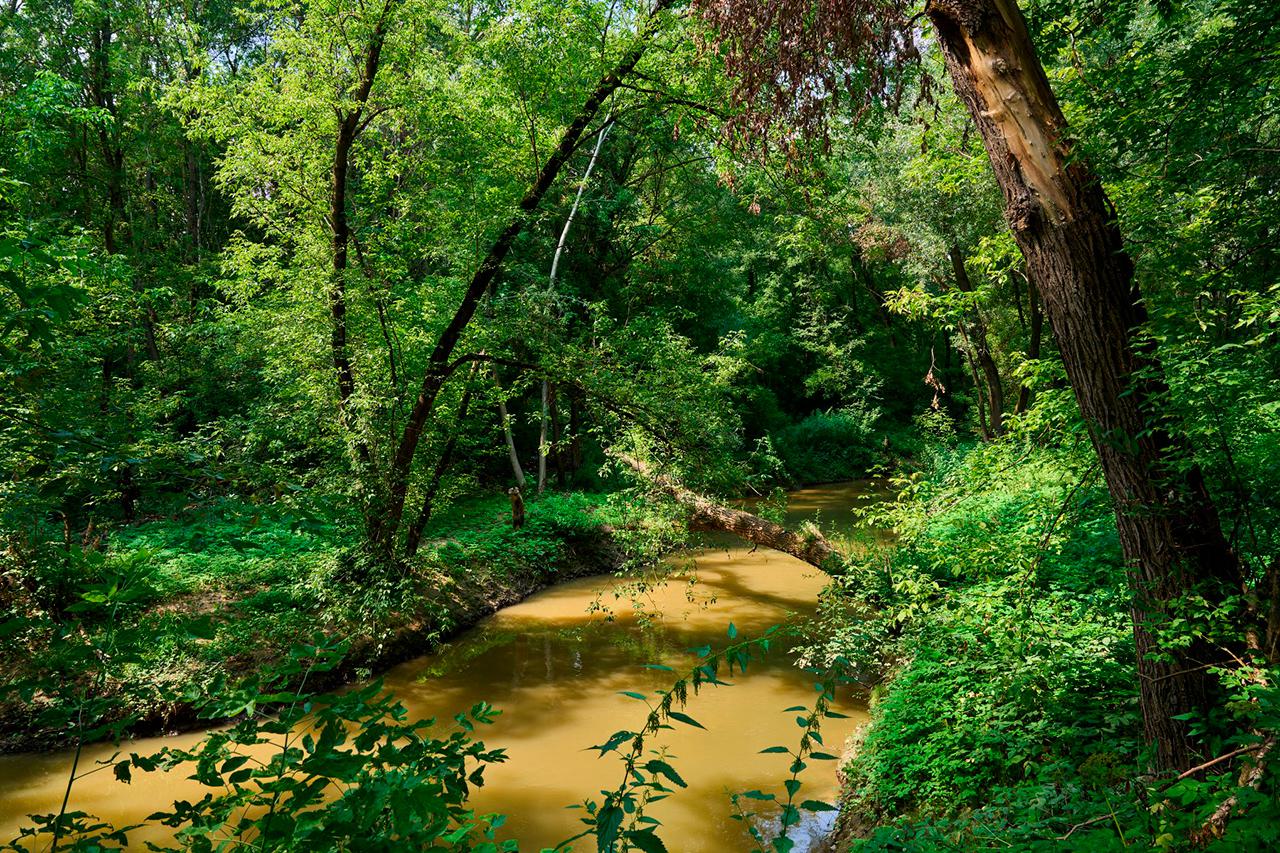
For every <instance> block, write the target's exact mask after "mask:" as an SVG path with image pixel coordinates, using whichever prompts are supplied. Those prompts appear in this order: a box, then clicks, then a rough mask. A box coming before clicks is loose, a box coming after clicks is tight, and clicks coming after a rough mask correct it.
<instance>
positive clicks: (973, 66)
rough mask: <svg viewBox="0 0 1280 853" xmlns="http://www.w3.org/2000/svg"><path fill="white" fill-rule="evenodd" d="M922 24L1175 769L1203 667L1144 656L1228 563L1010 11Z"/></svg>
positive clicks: (955, 13) (1136, 313) (982, 2)
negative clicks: (1038, 336) (1057, 385)
mask: <svg viewBox="0 0 1280 853" xmlns="http://www.w3.org/2000/svg"><path fill="white" fill-rule="evenodd" d="M926 11H927V13H928V16H929V18H930V20H931V21H932V22H933V25H934V28H935V30H936V32H937V37H938V43H939V45H940V46H941V48H942V51H943V54H944V56H945V58H946V65H947V71H948V73H949V74H950V76H951V79H952V82H953V83H954V85H955V89H956V92H957V93H958V94H959V96H960V98H961V100H962V101H963V102H964V104H965V105H966V107H967V108H968V111H969V114H970V115H971V117H972V118H973V121H974V123H975V125H976V126H977V128H978V130H979V132H980V133H981V135H982V140H983V144H984V145H985V146H986V149H987V154H988V155H989V157H990V159H991V164H992V167H993V169H994V170H995V175H996V179H997V181H998V182H999V184H1000V188H1001V189H1002V190H1003V192H1004V197H1005V203H1006V209H1005V215H1006V218H1007V219H1008V222H1009V226H1010V227H1011V228H1012V230H1013V234H1014V237H1015V239H1016V240H1017V242H1018V246H1019V248H1021V250H1022V253H1023V255H1024V257H1025V258H1026V260H1027V267H1028V270H1029V272H1030V275H1031V277H1032V279H1033V280H1034V281H1035V283H1036V285H1037V287H1038V289H1039V291H1040V296H1041V299H1042V300H1043V303H1044V310H1045V314H1046V316H1047V317H1048V319H1049V322H1050V324H1051V326H1052V328H1053V331H1054V334H1055V336H1056V337H1057V341H1058V347H1059V349H1060V351H1061V353H1062V360H1063V364H1064V365H1065V367H1066V370H1067V375H1068V377H1069V378H1070V380H1071V385H1072V388H1073V389H1074V391H1075V395H1076V399H1077V401H1078V402H1079V405H1080V411H1081V414H1082V415H1083V416H1084V418H1085V420H1086V422H1087V423H1088V426H1089V430H1090V436H1091V438H1092V440H1093V444H1094V447H1095V448H1096V450H1097V452H1098V457H1099V459H1100V461H1101V465H1102V470H1103V473H1104V475H1105V476H1106V480H1107V487H1108V489H1109V490H1110V493H1111V497H1112V500H1113V502H1114V505H1115V514H1116V525H1117V527H1118V529H1119V532H1120V542H1121V545H1122V546H1123V548H1124V554H1125V557H1126V558H1127V559H1128V561H1129V563H1130V565H1131V572H1130V577H1131V583H1132V587H1133V626H1134V638H1135V641H1136V646H1137V654H1138V676H1139V684H1140V695H1141V704H1142V715H1143V722H1144V726H1145V730H1146V735H1147V738H1148V739H1149V740H1150V741H1151V742H1152V743H1153V744H1154V745H1155V747H1156V751H1157V761H1158V763H1159V765H1160V766H1161V767H1163V768H1169V769H1177V768H1187V767H1189V766H1191V764H1192V763H1193V762H1192V755H1193V754H1194V753H1195V751H1196V749H1197V744H1195V743H1194V742H1193V740H1192V738H1191V736H1190V732H1189V728H1188V724H1187V723H1186V722H1185V721H1182V720H1176V719H1173V718H1174V717H1175V716H1176V715H1180V714H1185V713H1197V712H1201V711H1204V710H1206V709H1207V708H1208V707H1209V706H1210V705H1211V704H1212V702H1213V700H1214V698H1215V696H1216V682H1215V679H1214V677H1213V676H1212V675H1211V674H1209V673H1208V672H1207V671H1206V669H1205V667H1204V665H1205V664H1206V663H1209V662H1211V661H1213V660H1216V659H1217V658H1216V655H1215V654H1214V653H1213V650H1212V649H1210V648H1208V647H1207V646H1206V645H1204V644H1198V645H1195V646H1193V647H1192V648H1190V649H1186V650H1179V649H1159V648H1157V647H1156V643H1155V642H1154V638H1153V635H1152V633H1151V630H1150V626H1151V623H1155V624H1156V625H1159V624H1160V623H1162V622H1164V621H1166V619H1167V610H1168V605H1169V602H1171V601H1172V600H1174V599H1177V598H1179V597H1181V596H1183V595H1186V594H1188V593H1189V592H1191V590H1193V589H1194V588H1196V587H1198V586H1201V585H1205V586H1209V587H1217V588H1218V589H1217V590H1214V589H1210V590H1209V594H1210V595H1211V596H1212V595H1213V594H1214V593H1215V592H1217V591H1220V590H1221V589H1222V588H1226V587H1229V586H1232V585H1235V586H1238V584H1239V582H1240V572H1239V564H1238V561H1237V559H1236V557H1235V555H1234V554H1233V552H1232V550H1231V548H1230V546H1229V545H1228V544H1227V541H1226V539H1225V537H1224V536H1223V535H1222V530H1221V526H1220V524H1219V522H1218V515H1217V512H1216V509H1215V507H1214V504H1213V501H1212V499H1211V498H1210V496H1209V493H1208V491H1207V489H1206V488H1205V484H1204V480H1203V477H1202V476H1201V473H1200V471H1199V470H1198V469H1197V468H1196V467H1194V466H1192V465H1189V464H1187V459H1186V456H1187V453H1186V449H1185V448H1183V447H1181V446H1179V444H1178V443H1177V442H1176V441H1175V440H1174V439H1173V438H1172V437H1171V436H1170V434H1169V433H1168V432H1167V431H1166V430H1165V429H1164V428H1163V427H1162V426H1161V424H1160V423H1159V419H1158V418H1155V417H1153V413H1152V412H1151V411H1150V410H1149V407H1150V405H1151V401H1153V400H1156V399H1159V397H1160V396H1161V395H1162V394H1163V393H1164V391H1165V386H1164V383H1163V380H1162V379H1161V374H1160V368H1159V364H1158V362H1157V361H1156V359H1155V354H1154V353H1153V352H1151V351H1150V349H1149V348H1146V347H1143V348H1138V347H1136V346H1135V343H1134V329H1135V328H1137V327H1139V326H1141V325H1142V324H1143V322H1144V321H1145V320H1146V316H1145V312H1144V310H1143V308H1142V306H1141V303H1140V302H1139V298H1138V293H1137V291H1136V287H1135V284H1134V276H1133V263H1132V261H1131V260H1130V258H1129V255H1128V254H1127V253H1126V252H1125V248H1124V244H1123V242H1122V241H1121V238H1120V232H1119V229H1118V227H1117V226H1116V223H1115V219H1114V214H1113V212H1112V209H1111V205H1110V203H1109V201H1108V199H1107V197H1106V195H1105V194H1104V192H1103V190H1102V187H1101V185H1100V183H1099V181H1098V177H1097V175H1096V174H1094V173H1093V171H1092V170H1091V169H1090V168H1089V166H1088V165H1087V164H1086V163H1085V162H1084V161H1083V160H1082V159H1081V158H1080V157H1078V156H1075V155H1074V153H1073V152H1072V151H1071V148H1070V146H1069V144H1068V142H1067V138H1066V136H1065V127H1066V122H1065V120H1064V118H1063V115H1062V112H1061V110H1060V109H1059V107H1058V104H1057V101H1056V100H1055V98H1054V94H1053V91H1052V90H1051V89H1050V87H1049V81H1048V79H1047V78H1046V77H1045V73H1044V69H1043V68H1042V67H1041V65H1040V62H1039V60H1038V59H1037V57H1036V54H1035V49H1034V47H1033V46H1032V44H1031V39H1030V36H1029V34H1028V32H1027V27H1026V22H1025V21H1024V20H1023V17H1022V14H1021V12H1020V11H1019V10H1018V8H1017V6H1016V5H1015V4H1014V2H1013V0H931V2H930V3H929V5H928V6H927V10H926ZM1157 653H1162V654H1161V657H1160V659H1157V658H1156V657H1155V655H1156V654H1157ZM1166 658H1167V659H1168V662H1166Z"/></svg>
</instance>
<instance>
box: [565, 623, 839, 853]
mask: <svg viewBox="0 0 1280 853" xmlns="http://www.w3.org/2000/svg"><path fill="white" fill-rule="evenodd" d="M781 631H782V629H781V628H780V627H779V626H776V625H775V626H773V627H771V628H769V629H768V630H767V631H765V632H764V634H762V635H761V636H760V637H756V638H754V639H748V640H742V641H739V642H734V643H731V644H730V645H728V646H726V647H725V648H724V649H722V650H720V651H718V652H715V651H713V650H712V648H711V646H709V645H704V646H701V647H699V648H696V649H693V650H692V652H693V654H694V655H695V656H696V657H697V658H698V663H697V664H695V665H694V666H693V667H692V668H691V669H690V670H689V671H688V672H686V673H684V674H682V675H681V676H680V677H679V678H677V679H676V680H675V681H674V682H673V683H672V684H671V686H670V687H668V688H666V689H664V690H657V691H654V693H653V694H651V695H646V694H644V693H640V692H636V691H623V695H624V696H629V697H631V698H632V699H636V700H637V701H641V702H645V703H647V704H648V705H649V714H648V716H647V717H646V718H645V720H644V723H643V724H642V725H641V726H640V728H639V729H636V730H631V729H620V730H619V731H616V732H614V733H613V734H612V735H610V736H609V737H608V738H607V739H606V740H605V741H604V742H603V743H600V744H597V745H596V746H593V747H592V749H594V750H596V751H598V752H599V753H600V755H601V756H604V755H607V754H609V753H614V754H616V755H617V756H618V759H619V761H620V763H621V764H622V780H621V782H620V783H619V784H618V786H617V787H616V788H614V789H612V790H601V791H600V793H601V794H602V795H603V800H600V801H597V800H594V799H588V800H586V801H585V802H584V803H583V804H582V805H581V806H580V808H582V809H583V810H585V812H586V814H585V815H584V816H583V818H582V823H583V824H584V826H585V829H584V830H583V831H582V832H580V833H579V834H577V835H575V836H573V837H572V838H569V839H566V840H565V841H562V842H561V843H560V844H559V845H557V847H556V850H557V851H560V850H568V849H569V845H570V844H572V843H573V842H575V841H578V840H579V839H583V838H594V839H595V842H596V850H597V853H623V851H629V850H639V851H642V853H667V850H668V848H667V846H666V844H665V843H664V842H663V840H662V838H661V837H660V835H659V831H660V829H661V826H662V823H661V821H659V820H658V819H657V818H655V817H652V816H651V815H648V814H646V813H645V810H646V808H647V807H648V806H650V805H652V804H653V803H657V802H659V801H661V800H664V799H666V798H667V797H670V796H672V795H673V794H675V793H676V789H678V788H687V787H688V784H687V783H686V782H685V780H684V779H683V778H682V777H681V776H680V773H679V771H678V770H677V769H676V768H675V767H674V766H672V764H671V763H670V761H669V760H668V759H669V758H670V756H668V755H667V754H666V752H665V750H664V749H662V748H661V747H660V746H659V747H655V746H654V745H653V744H654V741H655V740H656V739H657V738H658V737H659V735H660V733H661V732H662V731H663V730H667V729H672V728H674V726H673V723H680V724H681V725H685V726H692V727H695V728H704V726H703V725H702V724H701V723H699V722H698V721H697V720H696V719H694V718H693V717H692V716H690V715H689V714H688V713H686V712H685V709H686V708H687V706H688V704H689V700H690V691H692V694H693V696H697V695H698V692H699V691H700V690H701V689H702V688H703V687H705V686H711V687H728V686H731V685H732V682H729V681H725V680H724V679H722V678H721V677H720V675H721V673H722V672H724V671H727V672H728V675H729V676H730V677H732V676H733V675H734V674H735V671H736V673H738V674H745V673H746V671H747V666H748V664H749V663H750V662H751V660H752V657H753V656H759V655H762V654H765V653H767V652H768V651H769V647H770V645H771V644H772V643H773V642H774V641H775V640H777V639H779V637H780V634H781ZM737 636H738V631H737V628H736V627H735V626H734V625H733V623H730V624H729V629H728V637H729V639H730V640H731V641H732V640H736V639H737ZM649 668H650V669H655V670H659V671H663V672H673V671H674V670H673V669H672V668H671V667H669V666H663V665H660V664H650V665H649ZM846 670H847V662H846V661H844V660H837V661H835V662H833V664H832V666H831V667H830V668H828V669H826V670H819V669H812V670H807V671H808V672H810V673H811V674H813V675H814V676H815V678H816V679H817V680H816V681H815V683H814V689H815V690H816V691H817V693H818V697H817V699H816V700H815V701H814V704H813V706H812V707H807V706H804V705H796V706H793V707H790V708H787V709H786V711H785V712H784V713H796V712H803V713H799V714H798V715H797V716H796V718H795V720H796V725H797V726H798V727H799V728H800V739H799V741H798V742H797V744H796V745H795V746H794V747H790V746H768V747H765V748H764V749H762V750H760V751H761V752H762V753H766V754H775V753H776V754H779V755H786V756H788V757H789V758H790V762H789V764H788V767H787V773H788V774H789V775H788V776H787V778H786V779H785V780H784V781H783V788H784V791H785V793H783V794H781V795H780V794H777V793H766V792H762V791H759V790H752V791H745V792H741V793H737V794H734V795H733V796H732V797H731V802H732V807H733V814H732V817H733V819H734V820H736V821H739V822H742V823H744V824H745V825H746V827H747V831H748V832H749V833H750V834H751V837H752V839H753V840H754V841H755V842H756V844H757V845H758V846H757V847H755V848H753V853H763V851H765V850H768V851H773V852H774V853H789V851H791V850H793V849H794V848H795V846H796V842H795V840H794V839H792V838H791V837H790V834H791V830H792V829H793V828H794V827H795V826H796V825H797V824H799V823H800V820H801V813H802V812H805V811H808V812H832V811H836V808H837V807H836V806H834V805H832V804H831V803H826V802H822V801H820V800H813V799H805V800H801V799H800V791H801V789H802V788H803V782H801V780H800V778H799V777H800V774H801V773H802V772H804V770H805V769H806V768H807V767H808V766H809V762H810V761H836V760H838V756H836V755H834V754H832V753H828V752H823V751H822V749H821V748H822V746H823V743H822V733H821V731H820V729H821V725H822V721H823V720H824V719H828V718H834V719H844V718H845V715H844V714H841V713H839V712H837V711H833V710H832V709H831V703H832V701H833V700H834V699H835V689H836V685H837V684H838V683H841V682H842V681H843V680H844V673H845V671H846ZM753 801H754V802H756V803H759V804H761V805H764V804H766V803H769V804H773V805H772V808H769V809H768V810H767V811H763V812H754V811H748V810H747V806H748V805H749V804H750V803H751V802H753Z"/></svg>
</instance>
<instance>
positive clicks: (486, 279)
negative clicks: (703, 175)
mask: <svg viewBox="0 0 1280 853" xmlns="http://www.w3.org/2000/svg"><path fill="white" fill-rule="evenodd" d="M672 2H673V0H656V2H655V3H654V4H653V7H652V8H651V10H650V12H649V16H648V18H647V19H646V20H645V22H644V25H643V26H642V27H641V28H640V32H639V33H638V34H637V35H636V40H635V43H634V45H633V46H632V47H631V48H630V49H629V50H628V51H627V52H626V53H624V54H623V56H622V58H621V59H619V60H618V64H617V65H615V66H614V67H613V68H612V69H610V70H609V71H608V72H606V73H605V75H604V76H603V77H601V78H600V80H599V82H597V83H596V87H595V88H594V89H593V90H592V91H591V94H590V95H588V96H587V99H586V101H584V102H583V104H582V107H581V109H579V110H578V114H577V115H576V116H574V117H573V120H572V121H570V122H569V124H568V126H567V127H566V128H565V129H564V132H563V133H562V134H561V135H560V142H559V143H558V144H557V145H556V149H555V151H553V152H552V153H551V156H550V157H548V158H547V161H546V162H545V163H544V164H543V165H542V168H541V169H540V170H539V172H538V176H537V178H536V179H535V180H534V182H533V185H532V186H530V187H529V189H528V190H527V191H526V192H525V194H524V197H523V198H522V199H520V204H519V205H518V207H517V209H516V211H515V215H514V216H513V217H512V219H511V221H510V222H508V223H507V226H506V228H504V229H503V230H502V232H501V233H499V234H498V236H497V239H495V240H494V242H493V244H492V245H491V246H490V247H489V251H488V253H486V254H485V256H484V259H483V260H481V261H480V265H479V266H478V267H476V271H475V274H474V275H472V277H471V282H470V283H469V284H468V285H467V289H466V292H465V293H464V294H463V295H462V300H461V301H460V302H459V303H458V307H457V309H455V310H454V313H453V317H452V318H451V319H450V320H449V323H448V325H446V326H445V327H444V330H443V331H441V333H440V337H439V338H438V339H437V340H436V345H435V348H434V349H432V351H431V354H430V356H429V357H428V359H427V367H426V370H425V371H424V372H423V375H422V384H421V387H420V388H419V390H418V396H417V398H416V399H415V400H414V401H413V407H412V408H411V409H410V411H409V415H408V417H407V418H406V420H405V424H404V429H403V430H402V431H401V433H400V440H399V442H398V443H397V445H396V450H395V453H394V455H393V456H392V459H391V466H390V470H389V471H388V472H387V499H386V504H385V506H384V507H382V508H380V509H381V511H380V512H379V513H378V514H377V517H376V523H375V524H373V525H371V526H370V530H369V539H370V543H371V544H372V546H373V548H374V550H375V552H376V553H378V554H379V555H380V556H382V557H383V558H385V559H387V560H391V559H393V558H394V556H395V544H396V536H397V534H398V532H399V529H400V521H401V518H402V517H403V515H404V502H405V498H406V497H407V496H408V493H409V474H410V472H411V470H412V468H413V460H414V456H415V455H416V454H417V452H418V444H419V442H421V441H422V434H423V431H424V430H425V429H426V426H427V422H428V420H430V418H431V415H432V413H433V412H434V411H435V404H436V397H437V396H439V394H440V389H441V388H443V387H444V383H445V382H446V381H447V380H448V378H449V376H450V375H451V374H452V373H453V371H454V369H455V368H456V367H457V366H458V365H457V363H456V362H455V361H454V360H453V353H454V350H455V349H456V348H457V346H458V343H459V341H461V340H462V335H463V332H465V331H466V329H467V326H468V325H469V324H470V323H471V318H472V317H473V316H475V312H476V308H477V306H478V305H479V303H480V298H481V297H482V296H483V295H484V294H485V293H486V292H487V291H488V290H489V288H490V287H491V286H493V285H494V284H495V283H496V281H497V277H498V272H499V270H501V269H502V264H503V262H504V261H505V260H506V257H507V254H508V253H509V252H510V251H511V247H512V246H513V245H515V242H516V238H517V237H519V236H520V234H522V233H523V232H524V229H525V228H526V227H527V226H528V224H529V222H530V220H531V219H532V217H533V214H534V212H535V211H537V209H538V207H539V206H540V205H541V204H542V199H543V196H545V195H546V194H547V191H548V190H550V189H551V185H552V184H553V183H555V180H556V178H557V177H558V176H559V174H560V170H561V169H562V168H563V167H564V164H565V163H566V162H567V161H568V159H569V157H570V155H572V154H573V152H574V151H575V150H576V149H577V147H578V142H579V140H581V138H582V135H583V134H584V133H585V132H586V130H587V125H589V124H590V123H591V122H592V120H593V119H595V117H596V114H597V113H598V112H599V111H600V107H601V106H603V105H604V102H605V101H606V100H608V98H609V96H611V95H612V94H613V93H614V92H615V91H617V89H618V87H619V86H621V85H622V83H623V81H624V80H626V78H627V77H629V76H630V75H631V73H632V72H633V71H634V70H635V68H636V66H637V65H638V64H640V60H641V59H642V58H643V57H644V54H645V51H646V50H648V48H649V43H650V39H652V38H653V36H654V35H655V34H656V33H657V32H658V30H659V28H660V25H661V21H662V17H661V16H662V13H663V12H665V10H666V9H667V8H669V7H670V6H671V4H672Z"/></svg>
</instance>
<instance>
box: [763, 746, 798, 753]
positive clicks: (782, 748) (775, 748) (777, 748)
mask: <svg viewBox="0 0 1280 853" xmlns="http://www.w3.org/2000/svg"><path fill="white" fill-rule="evenodd" d="M760 752H761V754H765V753H772V752H777V753H783V752H785V753H787V754H790V753H791V750H789V749H787V748H786V747H785V746H768V747H765V748H764V749H762V750H760Z"/></svg>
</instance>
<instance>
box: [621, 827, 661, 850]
mask: <svg viewBox="0 0 1280 853" xmlns="http://www.w3.org/2000/svg"><path fill="white" fill-rule="evenodd" d="M627 840H628V841H630V842H631V843H632V844H634V845H635V846H636V847H637V848H639V849H640V850H643V851H644V853H667V845H665V844H663V843H662V839H661V838H659V837H658V836H656V835H654V834H653V830H651V829H633V830H631V831H629V832H628V833H627Z"/></svg>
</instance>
